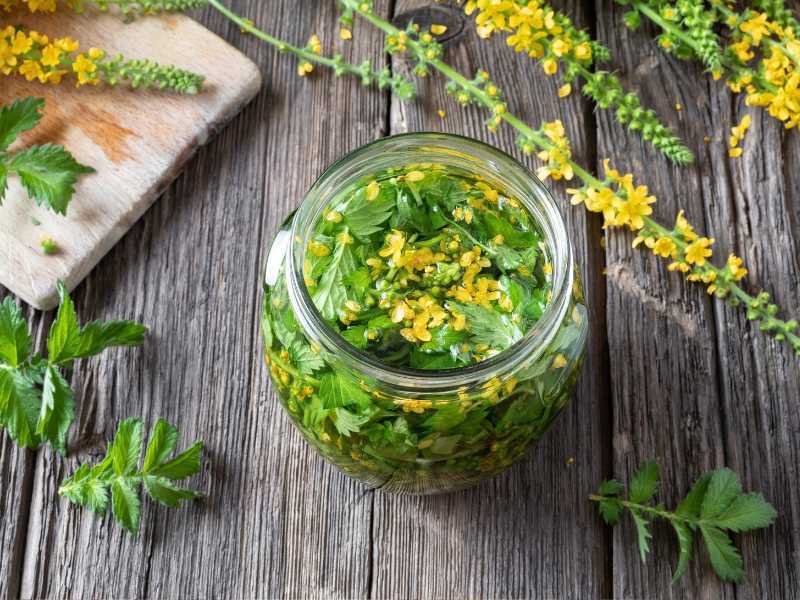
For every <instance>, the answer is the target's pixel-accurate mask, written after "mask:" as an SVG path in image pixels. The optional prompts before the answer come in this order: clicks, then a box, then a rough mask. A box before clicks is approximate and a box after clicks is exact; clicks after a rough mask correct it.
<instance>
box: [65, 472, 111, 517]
mask: <svg viewBox="0 0 800 600" xmlns="http://www.w3.org/2000/svg"><path fill="white" fill-rule="evenodd" d="M58 493H59V495H61V496H64V497H65V498H67V499H68V500H69V501H70V502H72V503H74V504H79V505H81V506H86V507H87V508H88V509H89V510H91V511H92V512H94V513H97V514H100V515H103V514H105V512H106V510H107V509H108V482H106V481H105V480H104V479H102V478H101V477H100V476H99V474H98V473H97V471H96V468H95V469H93V468H90V467H89V465H81V466H80V467H78V469H77V470H76V471H75V473H73V474H72V476H71V477H69V478H67V479H65V480H64V481H63V482H62V483H61V486H60V487H59V488H58Z"/></svg>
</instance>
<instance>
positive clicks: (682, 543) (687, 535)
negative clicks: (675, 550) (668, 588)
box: [670, 521, 694, 583]
mask: <svg viewBox="0 0 800 600" xmlns="http://www.w3.org/2000/svg"><path fill="white" fill-rule="evenodd" d="M670 523H672V527H673V528H674V529H675V534H676V535H677V536H678V547H679V548H680V553H679V554H678V565H677V566H676V567H675V572H674V573H673V574H672V583H675V582H676V581H678V580H679V579H680V578H681V577H683V574H684V573H685V572H686V567H688V566H689V561H690V560H691V558H692V542H693V541H694V536H693V535H692V530H691V529H690V528H689V526H688V525H685V524H683V523H679V522H678V521H670Z"/></svg>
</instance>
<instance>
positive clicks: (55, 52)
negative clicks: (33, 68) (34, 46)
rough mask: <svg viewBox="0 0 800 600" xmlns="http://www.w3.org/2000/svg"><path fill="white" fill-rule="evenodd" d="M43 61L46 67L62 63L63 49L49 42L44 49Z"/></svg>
mask: <svg viewBox="0 0 800 600" xmlns="http://www.w3.org/2000/svg"><path fill="white" fill-rule="evenodd" d="M41 63H42V65H43V66H45V67H55V66H58V65H59V64H60V63H61V49H59V48H58V47H57V46H54V45H53V44H48V45H47V46H45V47H44V48H43V49H42V58H41Z"/></svg>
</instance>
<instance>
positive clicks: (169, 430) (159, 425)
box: [142, 419, 178, 473]
mask: <svg viewBox="0 0 800 600" xmlns="http://www.w3.org/2000/svg"><path fill="white" fill-rule="evenodd" d="M177 443H178V430H177V429H176V428H175V427H173V426H172V425H170V424H169V423H167V422H166V421H165V420H164V419H159V420H158V421H156V424H155V426H154V427H153V433H151V434H150V442H149V443H148V444H147V451H146V452H145V455H144V466H143V467H142V471H143V472H145V473H149V472H150V471H152V470H153V469H154V468H155V467H157V466H158V465H160V464H162V463H163V462H164V461H166V460H167V457H168V456H169V455H170V454H172V451H173V450H175V446H176V445H177Z"/></svg>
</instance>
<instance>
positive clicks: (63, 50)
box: [0, 26, 105, 85]
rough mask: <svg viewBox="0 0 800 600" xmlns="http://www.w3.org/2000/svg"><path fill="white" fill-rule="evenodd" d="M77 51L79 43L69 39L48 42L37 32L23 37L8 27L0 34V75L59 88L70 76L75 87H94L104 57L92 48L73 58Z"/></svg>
mask: <svg viewBox="0 0 800 600" xmlns="http://www.w3.org/2000/svg"><path fill="white" fill-rule="evenodd" d="M79 49H80V45H79V44H78V42H76V41H75V40H72V39H70V38H68V37H65V38H59V39H55V40H52V41H51V40H50V39H49V38H48V37H47V36H46V35H42V34H40V33H37V32H36V31H31V32H29V33H26V32H25V31H24V30H22V29H17V28H15V27H11V26H9V27H6V28H5V29H3V30H2V31H0V73H2V74H3V75H21V76H23V77H25V78H26V79H27V80H28V81H33V80H38V81H39V82H41V83H52V84H58V83H61V79H62V78H63V77H64V76H65V75H67V74H68V73H70V72H72V73H74V74H75V76H76V78H77V84H78V85H87V84H91V85H96V84H97V83H99V82H100V78H99V73H98V63H99V61H100V60H102V58H103V57H104V56H105V54H104V52H103V51H102V50H99V49H97V48H92V49H90V50H89V51H88V52H87V53H81V54H77V55H75V53H76V52H78V50H79ZM73 55H75V56H74V58H73Z"/></svg>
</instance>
